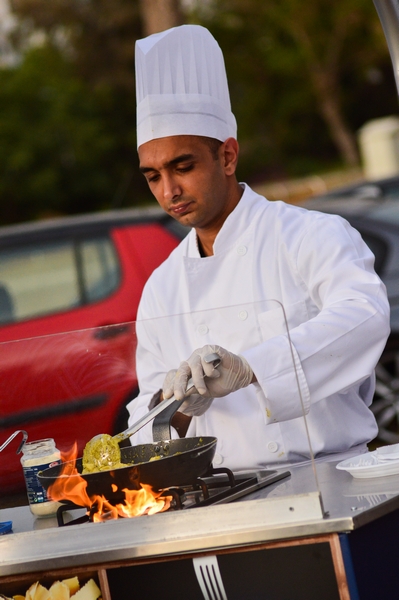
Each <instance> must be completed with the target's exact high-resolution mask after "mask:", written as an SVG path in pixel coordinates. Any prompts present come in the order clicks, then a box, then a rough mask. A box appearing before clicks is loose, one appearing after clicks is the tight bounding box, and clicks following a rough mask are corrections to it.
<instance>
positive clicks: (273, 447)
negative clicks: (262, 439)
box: [267, 442, 278, 452]
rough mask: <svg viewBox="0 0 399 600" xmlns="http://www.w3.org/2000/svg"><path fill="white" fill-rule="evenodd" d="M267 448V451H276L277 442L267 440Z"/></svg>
mask: <svg viewBox="0 0 399 600" xmlns="http://www.w3.org/2000/svg"><path fill="white" fill-rule="evenodd" d="M267 449H268V450H269V452H277V450H278V444H277V442H269V443H268V444H267Z"/></svg>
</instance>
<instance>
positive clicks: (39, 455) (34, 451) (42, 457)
mask: <svg viewBox="0 0 399 600" xmlns="http://www.w3.org/2000/svg"><path fill="white" fill-rule="evenodd" d="M60 463H61V453H60V451H59V450H58V449H57V448H56V446H55V442H54V440H53V439H52V438H47V439H44V440H37V441H36V442H27V443H26V444H24V446H23V448H22V458H21V465H22V468H23V471H24V477H25V483H26V491H27V494H28V501H29V508H30V510H31V512H32V513H33V514H34V515H35V516H36V517H50V516H52V515H54V514H55V513H56V512H57V509H58V507H59V506H61V503H60V502H55V501H54V500H51V499H49V498H48V497H47V492H46V490H45V489H44V488H43V486H42V485H41V484H40V482H39V480H38V478H37V474H38V473H39V471H44V469H48V468H50V467H53V466H55V465H59V464H60Z"/></svg>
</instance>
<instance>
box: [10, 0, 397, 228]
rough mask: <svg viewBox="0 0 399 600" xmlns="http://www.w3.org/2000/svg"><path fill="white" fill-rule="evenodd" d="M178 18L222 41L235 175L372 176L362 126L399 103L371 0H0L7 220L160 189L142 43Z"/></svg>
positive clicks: (287, 180) (312, 184)
mask: <svg viewBox="0 0 399 600" xmlns="http://www.w3.org/2000/svg"><path fill="white" fill-rule="evenodd" d="M182 23H198V24H201V25H204V26H206V27H208V28H209V30H210V31H211V32H212V33H213V34H214V36H215V37H216V39H217V40H218V42H219V44H220V46H221V48H222V50H223V52H224V56H225V61H226V68H227V73H228V79H229V84H230V92H231V100H232V107H233V112H234V113H235V115H236V118H237V121H238V132H239V134H238V136H239V142H240V147H241V159H240V164H239V173H238V175H239V179H240V180H245V181H247V182H248V183H250V184H252V186H253V187H255V189H257V190H258V191H263V192H265V193H266V194H267V195H268V197H269V198H271V199H275V198H281V199H288V200H289V201H296V199H297V198H299V199H302V198H303V197H304V196H307V195H312V194H314V193H322V192H324V191H326V190H327V189H328V188H329V187H331V186H335V185H341V184H343V183H347V182H351V181H356V180H360V179H361V178H362V177H363V176H364V171H363V166H362V160H361V156H360V155H361V153H360V151H359V130H360V129H361V128H362V127H363V126H364V125H365V124H366V123H367V122H369V121H370V120H374V119H380V118H381V117H386V116H395V117H396V116H397V115H398V102H397V92H396V87H395V82H394V77H393V70H392V64H391V60H390V56H389V52H388V48H387V44H386V41H385V37H384V34H383V31H382V28H381V24H380V21H379V18H378V15H377V13H376V10H375V8H374V5H373V2H372V0H336V1H335V2H331V1H330V0H312V2H310V3H304V2H302V1H300V0H268V2H263V1H262V0H112V2H109V0H52V1H51V2H48V0H0V225H4V224H9V223H17V222H21V221H28V220H35V219H39V218H45V217H49V216H57V215H71V214H78V213H86V212H92V211H102V210H105V209H109V208H126V207H133V206H141V205H144V204H148V203H151V202H153V201H152V200H151V197H150V195H149V192H148V190H147V187H146V184H145V181H144V178H143V177H142V176H141V175H140V173H139V171H138V168H137V167H138V162H137V151H136V133H135V104H136V102H135V82H134V45H135V40H136V39H138V38H140V37H143V36H145V35H148V34H150V33H155V32H158V31H161V30H164V29H167V28H168V27H172V26H175V25H179V24H182Z"/></svg>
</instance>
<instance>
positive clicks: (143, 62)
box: [136, 25, 237, 147]
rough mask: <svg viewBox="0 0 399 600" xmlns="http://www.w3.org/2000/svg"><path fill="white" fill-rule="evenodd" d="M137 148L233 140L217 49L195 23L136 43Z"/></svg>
mask: <svg viewBox="0 0 399 600" xmlns="http://www.w3.org/2000/svg"><path fill="white" fill-rule="evenodd" d="M136 96H137V147H139V146H141V144H144V143H145V142H148V141H150V140H153V139H156V138H162V137H167V136H172V135H202V136H207V137H211V138H215V139H218V140H220V141H222V142H224V141H225V140H226V139H227V138H229V137H234V138H236V137H237V123H236V120H235V117H234V115H233V113H232V112H231V104H230V96H229V89H228V85H227V77H226V71H225V66H224V60H223V54H222V51H221V49H220V47H219V45H218V43H217V42H216V40H215V39H214V37H213V36H212V35H211V33H210V32H209V31H208V30H207V29H205V27H201V26H199V25H182V26H181V27H173V28H172V29H168V30H166V31H162V32H161V33H156V34H154V35H150V36H148V37H146V38H144V39H142V40H138V41H137V42H136Z"/></svg>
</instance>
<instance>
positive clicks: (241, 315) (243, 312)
mask: <svg viewBox="0 0 399 600" xmlns="http://www.w3.org/2000/svg"><path fill="white" fill-rule="evenodd" d="M238 317H239V318H240V319H241V321H245V319H247V318H248V313H247V311H246V310H240V312H239V313H238Z"/></svg>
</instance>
